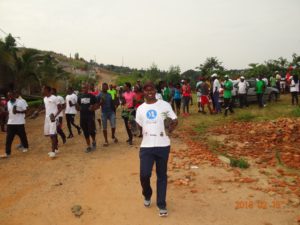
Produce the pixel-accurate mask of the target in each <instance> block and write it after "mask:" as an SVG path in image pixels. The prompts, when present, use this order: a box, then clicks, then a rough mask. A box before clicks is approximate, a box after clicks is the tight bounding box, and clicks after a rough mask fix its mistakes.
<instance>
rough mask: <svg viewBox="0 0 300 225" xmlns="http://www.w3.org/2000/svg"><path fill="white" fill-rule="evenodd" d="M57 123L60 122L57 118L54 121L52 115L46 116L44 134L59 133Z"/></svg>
mask: <svg viewBox="0 0 300 225" xmlns="http://www.w3.org/2000/svg"><path fill="white" fill-rule="evenodd" d="M57 124H58V121H57V119H55V121H54V122H52V121H51V120H50V117H49V116H46V117H45V123H44V135H45V136H49V135H56V134H57V129H56V127H57Z"/></svg>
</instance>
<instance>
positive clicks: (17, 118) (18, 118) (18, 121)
mask: <svg viewBox="0 0 300 225" xmlns="http://www.w3.org/2000/svg"><path fill="white" fill-rule="evenodd" d="M14 106H17V110H18V111H24V110H26V109H27V107H28V105H27V102H26V101H25V100H24V99H22V100H20V99H16V101H15V102H14V103H12V102H11V101H8V102H7V110H8V113H9V114H8V121H7V124H8V125H22V124H25V113H16V114H14V113H13V108H14Z"/></svg>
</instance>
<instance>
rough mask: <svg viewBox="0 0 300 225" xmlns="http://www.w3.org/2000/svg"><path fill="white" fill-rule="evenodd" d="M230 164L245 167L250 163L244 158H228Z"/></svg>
mask: <svg viewBox="0 0 300 225" xmlns="http://www.w3.org/2000/svg"><path fill="white" fill-rule="evenodd" d="M230 166H232V167H239V168H241V169H246V168H248V167H249V166H250V165H249V163H248V162H247V161H246V160H245V159H236V158H230Z"/></svg>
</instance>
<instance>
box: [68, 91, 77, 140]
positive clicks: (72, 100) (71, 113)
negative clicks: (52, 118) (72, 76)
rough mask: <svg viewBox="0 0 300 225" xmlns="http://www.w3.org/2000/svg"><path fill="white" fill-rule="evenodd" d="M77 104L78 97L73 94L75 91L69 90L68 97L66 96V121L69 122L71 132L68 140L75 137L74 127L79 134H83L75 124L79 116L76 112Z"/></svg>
mask: <svg viewBox="0 0 300 225" xmlns="http://www.w3.org/2000/svg"><path fill="white" fill-rule="evenodd" d="M76 103H77V95H75V93H74V92H73V89H72V88H71V87H70V88H68V95H67V96H66V110H65V114H66V120H67V126H68V130H69V136H68V138H72V137H74V135H73V132H72V126H74V127H75V128H76V129H77V132H78V134H79V135H80V134H81V129H80V127H79V126H78V125H76V124H75V122H74V121H75V115H76V114H77V110H76V107H75V106H76Z"/></svg>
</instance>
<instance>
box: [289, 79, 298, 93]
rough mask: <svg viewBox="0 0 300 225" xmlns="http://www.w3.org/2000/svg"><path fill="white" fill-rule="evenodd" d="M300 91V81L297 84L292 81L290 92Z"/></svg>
mask: <svg viewBox="0 0 300 225" xmlns="http://www.w3.org/2000/svg"><path fill="white" fill-rule="evenodd" d="M298 91H299V81H298V83H297V84H296V83H295V81H294V80H293V79H292V81H291V85H290V92H298Z"/></svg>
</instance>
